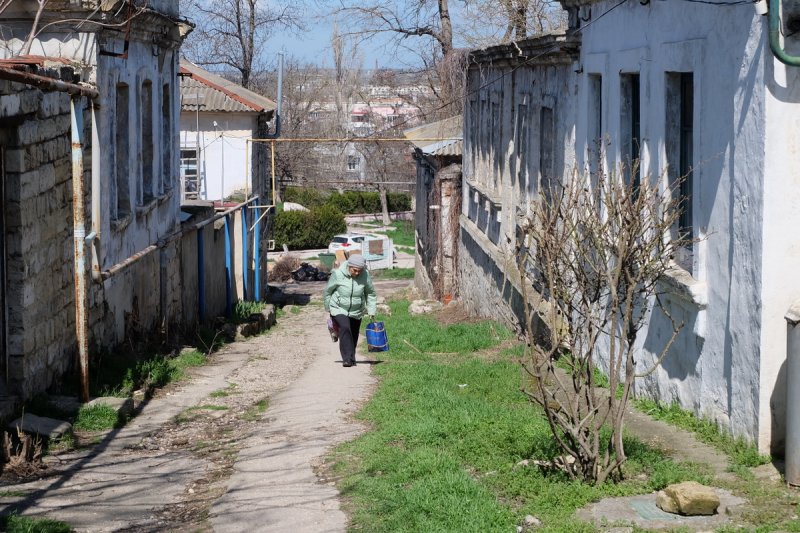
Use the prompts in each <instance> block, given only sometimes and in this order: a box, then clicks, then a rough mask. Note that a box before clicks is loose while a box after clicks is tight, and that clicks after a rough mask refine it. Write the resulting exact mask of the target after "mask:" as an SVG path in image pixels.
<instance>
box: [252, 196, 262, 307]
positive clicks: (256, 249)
mask: <svg viewBox="0 0 800 533" xmlns="http://www.w3.org/2000/svg"><path fill="white" fill-rule="evenodd" d="M253 216H254V217H255V220H256V223H255V224H253V264H254V267H253V300H254V301H256V302H260V301H261V280H260V279H259V278H260V276H261V264H260V263H261V247H260V246H259V241H260V239H259V237H260V234H259V232H258V230H259V225H258V221H259V220H260V218H259V216H258V206H256V207H254V208H253Z"/></svg>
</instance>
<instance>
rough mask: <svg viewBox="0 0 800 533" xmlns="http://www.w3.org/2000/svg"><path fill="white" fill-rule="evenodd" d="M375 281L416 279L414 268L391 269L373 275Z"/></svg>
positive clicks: (378, 271)
mask: <svg viewBox="0 0 800 533" xmlns="http://www.w3.org/2000/svg"><path fill="white" fill-rule="evenodd" d="M371 275H372V277H374V278H375V279H414V269H413V268H390V269H386V270H377V271H375V272H374V273H371Z"/></svg>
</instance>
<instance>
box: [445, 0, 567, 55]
mask: <svg viewBox="0 0 800 533" xmlns="http://www.w3.org/2000/svg"><path fill="white" fill-rule="evenodd" d="M461 25H462V28H463V31H462V32H460V33H461V35H462V37H463V39H464V41H465V42H466V43H468V45H469V46H471V47H483V46H489V45H491V44H496V43H498V42H502V43H506V42H509V41H511V40H520V39H525V38H527V37H532V36H535V35H541V34H543V33H547V32H550V31H554V30H557V29H559V28H564V27H565V26H566V12H565V11H564V10H563V8H562V7H561V4H560V3H559V2H556V1H553V0H497V1H496V2H481V1H474V0H468V1H467V3H466V5H465V11H464V16H463V17H462V19H461Z"/></svg>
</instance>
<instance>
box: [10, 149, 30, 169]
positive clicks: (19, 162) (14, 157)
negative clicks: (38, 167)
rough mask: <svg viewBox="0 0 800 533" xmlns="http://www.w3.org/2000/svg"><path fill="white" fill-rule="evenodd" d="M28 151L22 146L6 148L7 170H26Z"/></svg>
mask: <svg viewBox="0 0 800 533" xmlns="http://www.w3.org/2000/svg"><path fill="white" fill-rule="evenodd" d="M26 160H27V152H26V150H24V149H22V148H10V149H7V150H6V160H5V164H6V167H5V171H6V172H7V173H8V172H25V171H26V170H27V165H26Z"/></svg>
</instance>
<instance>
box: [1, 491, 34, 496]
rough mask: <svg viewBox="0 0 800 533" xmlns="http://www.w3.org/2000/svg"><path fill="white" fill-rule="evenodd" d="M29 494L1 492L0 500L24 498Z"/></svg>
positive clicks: (26, 492) (24, 492) (25, 492)
mask: <svg viewBox="0 0 800 533" xmlns="http://www.w3.org/2000/svg"><path fill="white" fill-rule="evenodd" d="M28 494H29V492H28V491H25V490H2V491H0V498H22V497H25V496H27V495H28Z"/></svg>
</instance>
